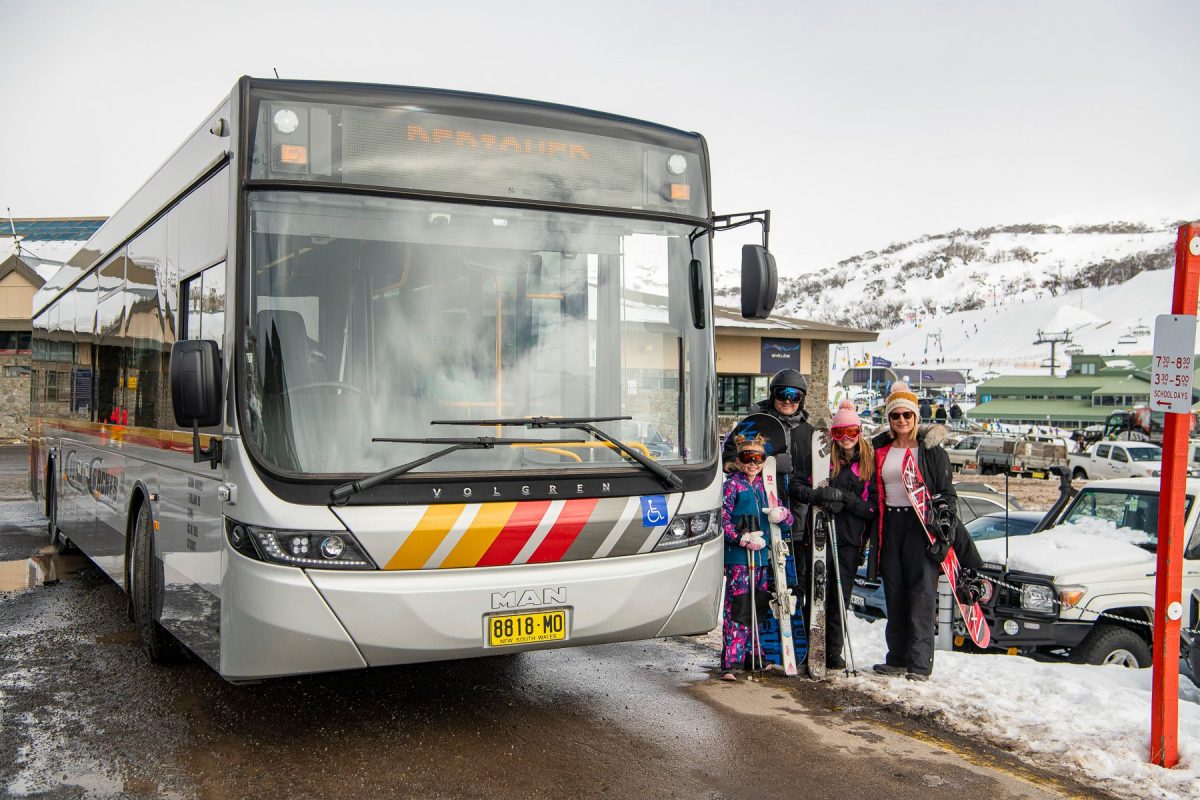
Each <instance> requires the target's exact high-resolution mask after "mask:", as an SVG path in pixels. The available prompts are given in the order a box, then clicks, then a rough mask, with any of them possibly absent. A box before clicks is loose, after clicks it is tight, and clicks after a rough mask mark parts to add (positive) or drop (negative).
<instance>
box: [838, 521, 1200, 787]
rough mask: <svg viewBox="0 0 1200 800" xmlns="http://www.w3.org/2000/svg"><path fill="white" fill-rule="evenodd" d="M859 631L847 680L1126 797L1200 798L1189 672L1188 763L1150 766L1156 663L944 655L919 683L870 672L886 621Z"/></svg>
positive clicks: (1185, 684) (1199, 731)
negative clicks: (853, 674) (854, 668)
mask: <svg viewBox="0 0 1200 800" xmlns="http://www.w3.org/2000/svg"><path fill="white" fill-rule="evenodd" d="M1024 538H1029V537H1024ZM1143 552H1144V551H1143ZM850 628H851V635H852V636H853V644H854V655H855V657H856V660H857V662H858V665H859V668H860V670H862V671H860V673H859V677H857V678H849V679H847V680H848V681H849V682H850V683H851V684H852V685H854V686H856V687H857V688H859V689H862V690H863V691H866V692H867V693H869V694H871V695H872V696H874V697H876V698H878V699H879V700H883V701H886V702H889V703H896V704H898V705H900V706H903V707H904V708H905V709H906V710H909V711H917V712H921V713H926V714H931V715H933V716H936V717H937V718H939V719H940V720H942V721H943V722H944V723H946V724H948V725H950V726H951V727H953V728H955V729H956V730H958V731H960V732H962V733H965V734H968V735H971V736H975V737H979V738H982V739H985V740H987V741H989V742H991V743H993V744H995V745H998V746H1000V747H1003V748H1004V749H1006V750H1011V751H1014V752H1016V753H1017V754H1018V755H1020V756H1022V757H1025V758H1026V759H1027V760H1029V761H1031V762H1033V763H1035V764H1037V765H1039V766H1041V767H1045V768H1048V769H1051V770H1056V771H1061V770H1064V769H1065V770H1067V771H1070V772H1071V773H1073V774H1074V776H1075V777H1076V778H1078V779H1080V780H1084V781H1088V782H1092V783H1095V784H1099V785H1100V786H1102V787H1103V788H1105V789H1107V790H1109V791H1112V792H1113V793H1115V794H1118V795H1128V796H1131V797H1147V798H1161V799H1162V800H1175V799H1176V798H1200V690H1197V688H1196V686H1195V685H1194V684H1193V683H1192V682H1191V681H1190V680H1188V679H1187V677H1185V676H1181V677H1180V679H1179V683H1180V690H1179V697H1180V701H1181V702H1180V704H1179V758H1180V763H1179V766H1178V768H1176V769H1173V770H1166V769H1162V768H1161V767H1156V766H1153V765H1151V764H1149V763H1147V760H1148V759H1149V757H1150V756H1149V750H1150V747H1149V743H1150V678H1151V674H1150V670H1148V669H1144V670H1134V669H1125V668H1123V667H1115V666H1107V667H1092V666H1083V665H1076V664H1061V663H1041V662H1037V661H1033V660H1032V659H1028V658H1022V657H1019V656H1005V655H977V654H968V653H946V652H938V653H937V655H936V658H935V665H934V673H933V678H932V679H931V680H930V681H929V682H927V683H916V682H913V681H908V680H905V679H904V678H903V677H900V678H896V677H883V676H879V675H875V674H873V673H871V672H870V667H871V665H872V664H876V663H879V662H880V661H882V660H883V655H884V643H883V629H884V623H882V622H878V623H874V624H872V623H868V622H865V621H863V620H861V619H858V618H857V617H855V618H853V619H852V620H851V622H850ZM864 667H865V669H863V668H864Z"/></svg>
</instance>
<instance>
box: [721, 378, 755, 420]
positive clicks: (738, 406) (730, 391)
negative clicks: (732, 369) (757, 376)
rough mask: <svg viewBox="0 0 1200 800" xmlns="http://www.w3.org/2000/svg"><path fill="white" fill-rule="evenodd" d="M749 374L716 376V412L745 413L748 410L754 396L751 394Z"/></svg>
mask: <svg viewBox="0 0 1200 800" xmlns="http://www.w3.org/2000/svg"><path fill="white" fill-rule="evenodd" d="M752 380H753V378H752V377H751V376H749V375H718V376H717V413H719V414H745V413H746V412H748V411H749V410H750V404H751V403H752V402H753V400H754V398H753V396H752V394H751V381H752Z"/></svg>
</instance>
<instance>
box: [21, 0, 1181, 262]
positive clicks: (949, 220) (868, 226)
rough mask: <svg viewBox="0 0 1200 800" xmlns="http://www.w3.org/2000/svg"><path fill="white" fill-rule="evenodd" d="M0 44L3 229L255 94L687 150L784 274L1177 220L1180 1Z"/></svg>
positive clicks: (28, 4) (659, 10)
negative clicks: (411, 93) (1051, 226)
mask: <svg viewBox="0 0 1200 800" xmlns="http://www.w3.org/2000/svg"><path fill="white" fill-rule="evenodd" d="M0 20H3V27H2V28H0V76H2V78H0V120H2V124H0V213H2V209H3V207H5V206H8V207H11V208H12V213H13V214H14V215H15V216H17V217H31V216H75V215H79V216H82V215H109V214H111V213H113V212H114V211H115V210H116V209H117V208H119V207H120V205H121V204H122V203H123V202H124V201H125V200H126V199H128V197H129V196H130V195H131V194H132V193H133V192H134V191H135V190H136V189H137V187H138V186H140V185H141V184H142V182H143V181H144V180H145V179H146V178H147V177H149V175H150V174H151V173H152V172H153V170H154V169H155V168H156V167H157V166H158V165H159V164H160V163H161V162H162V161H163V160H164V159H165V158H166V157H167V156H168V155H170V153H171V152H172V151H173V150H174V149H175V148H176V147H177V146H178V145H179V144H181V143H182V142H183V140H184V138H185V137H186V136H187V135H188V134H189V133H190V132H191V131H192V130H193V129H194V128H195V127H196V126H197V125H198V124H199V123H200V122H201V120H202V118H203V117H204V116H205V114H207V113H208V112H209V111H210V110H211V109H212V108H214V107H215V106H216V105H217V103H218V101H219V100H220V99H221V98H222V97H224V96H225V95H226V94H227V93H228V92H229V90H230V88H231V87H232V86H233V84H234V82H235V81H236V79H237V78H238V77H239V76H240V75H243V74H249V75H254V76H260V77H269V76H270V75H271V74H272V69H273V68H275V69H278V70H279V74H280V76H282V77H285V78H306V79H326V80H343V81H365V82H373V83H394V84H407V85H415V86H432V87H440V88H449V89H463V90H472V91H480V92H489V93H495V94H504V95H512V96H517V97H527V98H532V99H538V100H547V101H553V102H560V103H567V104H571V105H577V106H583V107H587V108H594V109H598V110H602V111H609V112H614V113H618V114H624V115H627V116H632V117H639V118H643V119H648V120H651V121H654V122H661V123H664V124H668V125H673V126H676V127H679V128H684V129H687V130H695V131H699V132H700V133H703V134H704V135H705V136H706V137H707V139H708V144H709V150H710V153H711V156H712V169H713V194H714V207H715V210H716V211H717V212H718V213H728V212H735V211H748V210H753V209H759V208H770V209H771V210H772V213H773V231H772V239H771V245H772V250H773V251H774V252H775V255H776V258H777V261H778V264H779V268H780V271H781V272H782V273H784V274H788V273H795V272H799V271H803V270H809V269H814V268H817V267H820V266H825V265H827V264H830V263H832V262H834V261H836V260H837V259H840V258H845V257H847V256H850V255H853V254H856V253H859V252H862V251H865V250H869V249H875V248H880V247H883V246H885V245H887V244H888V243H890V242H892V241H898V240H908V239H912V238H915V237H917V236H920V235H922V234H925V233H939V232H945V231H948V230H952V229H954V228H958V227H962V228H973V227H982V226H985V225H993V224H1002V223H1015V222H1031V221H1034V222H1074V221H1108V220H1112V219H1118V218H1120V219H1146V220H1159V219H1162V218H1169V219H1172V220H1175V219H1183V218H1189V219H1190V218H1196V217H1200V157H1198V152H1197V142H1198V141H1200V99H1198V98H1197V96H1196V85H1197V78H1200V3H1196V2H1188V1H1187V0H1179V2H1166V1H1155V0H1141V1H1140V2H1133V1H1132V0H1129V1H1128V2H1103V1H1101V0H1086V2H1084V1H1082V0H1080V1H1079V2H1051V1H1050V0H1036V1H1028V2H1026V1H1024V0H1004V1H1001V0H996V2H984V1H983V0H972V1H971V2H963V0H948V1H947V2H934V1H933V0H928V1H925V0H921V1H918V0H909V1H908V2H902V1H901V0H895V1H894V2H872V1H871V0H842V1H839V0H825V1H824V2H787V3H755V2H739V3H730V2H725V3H717V2H705V1H704V0H692V1H691V2H662V1H658V2H656V1H655V0H640V2H624V0H592V2H561V0H560V2H547V3H525V2H516V1H515V0H508V1H507V2H486V3H484V2H479V3H476V2H469V1H468V0H462V1H461V2H456V3H429V2H423V3H413V2H404V1H403V0H389V1H388V2H361V1H359V0H340V2H330V0H324V1H323V2H313V1H311V0H289V2H250V1H249V0H246V1H245V2H222V1H220V0H206V2H186V3H185V2H174V1H173V0H158V1H157V2H144V3H135V2H115V1H111V2H95V1H94V0H89V1H88V2H82V1H80V2H58V1H56V0H37V2H33V1H32V0H0ZM731 236H732V234H731ZM722 249H724V248H722ZM719 252H720V251H719Z"/></svg>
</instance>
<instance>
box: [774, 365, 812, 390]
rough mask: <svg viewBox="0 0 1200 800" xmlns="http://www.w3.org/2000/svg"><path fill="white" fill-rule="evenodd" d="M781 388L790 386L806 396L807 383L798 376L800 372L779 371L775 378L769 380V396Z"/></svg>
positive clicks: (793, 370)
mask: <svg viewBox="0 0 1200 800" xmlns="http://www.w3.org/2000/svg"><path fill="white" fill-rule="evenodd" d="M783 386H792V387H794V388H796V389H799V390H800V391H802V392H804V393H805V394H808V381H806V380H805V379H804V376H803V375H801V374H800V370H796V369H781V370H779V372H776V373H775V377H773V378H771V394H774V393H775V390H776V389H778V388H780V387H783Z"/></svg>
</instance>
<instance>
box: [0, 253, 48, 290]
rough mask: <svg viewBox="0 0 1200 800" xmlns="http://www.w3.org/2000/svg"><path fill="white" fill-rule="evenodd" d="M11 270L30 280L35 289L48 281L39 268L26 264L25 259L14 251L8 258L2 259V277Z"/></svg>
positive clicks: (0, 270)
mask: <svg viewBox="0 0 1200 800" xmlns="http://www.w3.org/2000/svg"><path fill="white" fill-rule="evenodd" d="M11 272H15V273H17V274H18V275H20V276H21V277H22V278H24V279H25V280H27V281H29V283H30V284H32V286H33V288H35V289H40V288H42V286H43V284H45V283H46V280H45V278H43V277H42V276H41V275H39V274H38V273H37V270H35V269H34V268H33V267H31V266H29V265H28V264H26V263H25V261H24V260H23V259H22V258H21V257H20V256H18V255H17V254H16V253H13V254H12V255H10V256H9V257H8V258H6V259H4V260H3V261H0V279H2V278H4V276H6V275H8V274H9V273H11Z"/></svg>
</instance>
